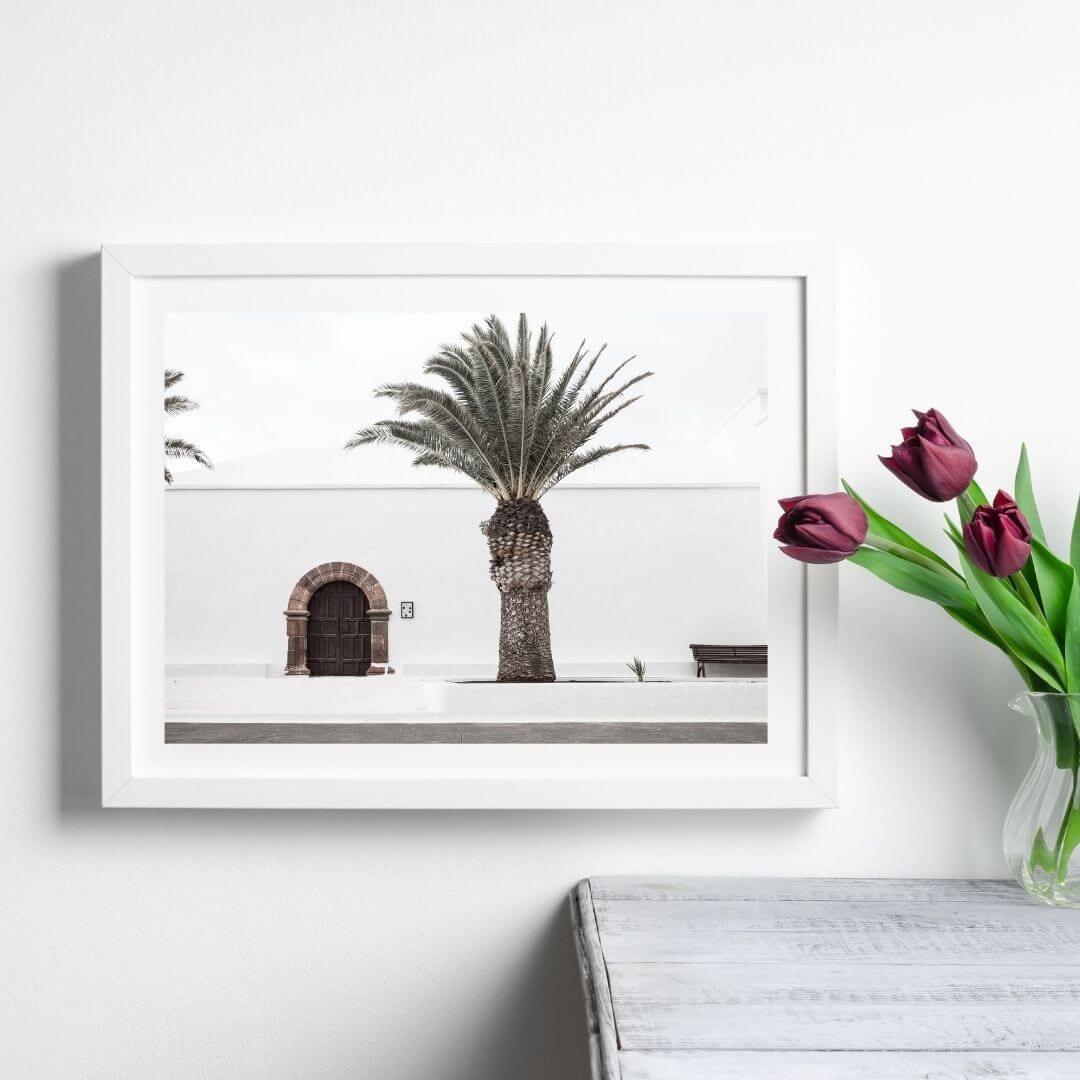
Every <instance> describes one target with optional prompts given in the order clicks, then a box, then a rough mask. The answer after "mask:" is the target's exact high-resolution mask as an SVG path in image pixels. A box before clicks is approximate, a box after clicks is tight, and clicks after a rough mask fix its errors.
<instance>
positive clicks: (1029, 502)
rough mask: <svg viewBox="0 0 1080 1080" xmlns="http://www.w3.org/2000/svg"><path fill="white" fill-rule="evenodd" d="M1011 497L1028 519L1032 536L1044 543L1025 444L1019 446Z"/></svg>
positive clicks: (1044, 537) (1044, 538)
mask: <svg viewBox="0 0 1080 1080" xmlns="http://www.w3.org/2000/svg"><path fill="white" fill-rule="evenodd" d="M1013 498H1014V499H1016V505H1017V506H1019V507H1020V509H1021V510H1023V512H1024V517H1026V518H1027V519H1028V524H1029V525H1030V526H1031V534H1032V536H1034V537H1035V538H1036V539H1037V540H1041V541H1042V543H1044V544H1045V543H1046V533H1045V532H1044V531H1043V523H1042V518H1040V517H1039V508H1038V506H1037V505H1036V504H1035V492H1034V491H1033V490H1032V487H1031V466H1030V465H1029V464H1028V452H1027V445H1026V444H1021V446H1020V463H1019V464H1018V465H1017V466H1016V491H1015V492H1014V493H1013Z"/></svg>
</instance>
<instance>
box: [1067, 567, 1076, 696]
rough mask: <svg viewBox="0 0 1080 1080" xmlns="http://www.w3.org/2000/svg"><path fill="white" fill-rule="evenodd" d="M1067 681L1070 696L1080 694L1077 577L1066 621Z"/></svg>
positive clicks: (1074, 580)
mask: <svg viewBox="0 0 1080 1080" xmlns="http://www.w3.org/2000/svg"><path fill="white" fill-rule="evenodd" d="M1065 680H1066V685H1067V687H1068V690H1069V693H1070V694H1080V579H1078V578H1077V577H1076V576H1075V575H1074V576H1073V585H1072V592H1071V593H1070V594H1069V607H1068V610H1067V612H1066V621H1065Z"/></svg>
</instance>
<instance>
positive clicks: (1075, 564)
mask: <svg viewBox="0 0 1080 1080" xmlns="http://www.w3.org/2000/svg"><path fill="white" fill-rule="evenodd" d="M915 418H916V423H915V426H914V427H907V428H903V429H902V435H903V438H902V440H901V442H900V444H899V445H897V446H894V447H893V448H892V454H891V455H890V456H889V457H882V458H881V459H880V460H881V462H882V464H883V465H884V466H885V467H886V468H887V469H888V470H889V471H890V472H891V473H892V474H893V475H894V476H896V477H897V479H899V480H900V481H902V482H903V483H904V484H906V485H907V486H908V487H909V488H911V490H912V491H914V492H916V493H917V494H918V495H920V496H922V497H923V498H924V499H929V500H930V501H932V502H938V503H945V502H948V501H950V500H953V499H955V500H956V514H957V516H956V518H953V517H951V516H949V515H948V514H947V515H946V516H945V531H946V535H947V536H948V537H949V540H950V541H951V542H952V544H953V546H954V547H955V548H956V551H957V553H958V556H959V559H958V563H959V569H957V568H956V567H955V566H954V565H953V564H951V563H950V562H948V561H947V560H946V559H943V558H942V557H941V556H940V555H939V554H938V553H937V552H935V551H933V550H932V549H931V548H929V547H927V546H926V545H925V544H922V543H920V542H919V541H918V540H916V539H915V538H914V537H912V536H910V535H909V534H908V533H906V532H905V531H904V530H903V529H901V528H900V527H899V526H897V525H895V524H893V522H891V521H889V520H888V519H886V518H885V517H883V516H882V515H881V514H879V513H877V511H875V510H874V509H873V508H872V507H871V506H870V505H869V504H868V503H867V502H866V501H865V500H864V499H862V498H861V497H860V496H859V495H858V493H857V492H856V491H855V490H854V489H853V488H852V487H851V486H850V485H849V484H848V483H847V482H846V481H845V482H844V489H845V490H844V491H841V492H835V493H833V494H829V495H806V496H803V497H801V498H791V499H781V500H780V506H781V508H782V509H783V514H782V516H781V518H780V521H779V523H778V525H777V528H776V532H775V533H774V534H773V535H774V536H775V538H776V539H777V540H779V541H780V543H781V549H780V550H781V551H783V552H784V553H785V554H786V555H789V556H790V557H791V558H793V559H798V560H799V561H801V562H804V563H835V562H840V561H842V560H847V561H848V562H852V563H855V564H856V565H857V566H861V567H862V568H863V569H864V570H869V571H870V573H872V574H874V575H875V576H877V577H879V578H880V579H881V580H882V581H885V582H886V583H888V584H889V585H892V586H894V587H895V588H897V589H901V590H902V591H904V592H907V593H912V594H914V595H915V596H920V597H923V598H924V599H926V600H930V601H932V602H933V603H935V604H937V605H938V606H939V607H940V608H941V609H942V610H943V611H944V612H945V613H946V614H947V615H948V616H949V617H950V618H952V619H954V620H955V621H956V622H958V623H960V625H961V626H964V627H966V628H967V629H968V630H970V631H971V632H972V633H974V634H977V635H978V636H979V637H981V638H983V639H984V640H986V641H988V642H989V643H990V644H991V645H993V646H994V647H995V648H997V649H1000V650H1001V651H1002V652H1003V653H1004V654H1005V655H1006V656H1007V657H1008V658H1009V660H1010V661H1011V662H1012V664H1013V666H1014V667H1015V668H1016V670H1017V672H1018V673H1019V675H1020V678H1021V679H1022V680H1023V682H1024V685H1025V686H1026V687H1027V689H1028V690H1029V691H1031V692H1032V693H1036V694H1040V695H1080V506H1078V508H1077V514H1076V518H1075V521H1074V525H1073V530H1072V540H1071V552H1070V556H1069V559H1068V560H1066V559H1062V558H1059V557H1058V556H1057V555H1055V554H1054V553H1053V552H1052V551H1051V550H1050V548H1049V547H1048V546H1047V544H1046V536H1045V534H1044V532H1043V527H1042V522H1041V520H1040V518H1039V511H1038V507H1037V506H1036V503H1035V495H1034V493H1033V491H1032V484H1031V471H1030V468H1029V465H1028V455H1027V449H1026V447H1022V448H1021V450H1020V462H1019V465H1018V467H1017V470H1016V479H1015V486H1014V487H1013V495H1009V494H1006V492H1004V491H998V493H997V494H996V495H995V496H994V498H993V500H992V501H991V500H990V499H988V498H987V497H986V495H985V494H984V493H983V490H982V488H980V487H979V485H978V483H977V482H976V480H975V474H976V472H977V470H978V463H977V462H976V460H975V455H974V453H973V451H972V449H971V446H970V445H969V444H968V443H967V442H966V441H965V440H964V439H962V438H961V437H960V436H959V435H958V434H957V433H956V431H955V430H954V429H953V428H952V426H951V425H950V424H949V422H948V421H947V420H946V419H945V417H944V416H942V415H941V413H940V412H938V411H937V410H936V409H930V410H929V411H928V412H925V413H923V412H916V413H915ZM1053 701H1054V703H1055V707H1054V708H1052V709H1050V710H1048V715H1049V716H1050V719H1051V722H1052V725H1053V729H1054V730H1053V744H1054V745H1053V748H1054V754H1055V758H1056V766H1057V768H1058V769H1059V770H1067V771H1070V772H1071V775H1072V780H1071V785H1072V787H1071V795H1070V798H1069V805H1068V807H1067V808H1066V812H1065V815H1064V818H1063V821H1062V823H1061V828H1060V830H1059V832H1058V835H1057V838H1056V842H1053V843H1048V842H1047V841H1046V839H1045V838H1044V836H1043V834H1042V831H1041V830H1040V831H1039V833H1038V834H1037V835H1036V836H1035V838H1034V848H1033V850H1032V853H1031V863H1032V864H1034V865H1038V866H1041V867H1043V868H1044V869H1046V870H1048V871H1056V872H1057V873H1058V874H1059V876H1060V877H1061V879H1062V880H1063V879H1064V875H1065V873H1066V870H1067V867H1068V860H1069V856H1070V854H1071V852H1072V850H1073V849H1074V848H1075V847H1076V846H1077V845H1078V844H1080V806H1078V805H1077V803H1078V800H1080V790H1078V786H1077V769H1078V764H1080V697H1069V696H1062V697H1060V698H1056V699H1053Z"/></svg>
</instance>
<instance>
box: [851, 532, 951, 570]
mask: <svg viewBox="0 0 1080 1080" xmlns="http://www.w3.org/2000/svg"><path fill="white" fill-rule="evenodd" d="M866 543H867V545H868V546H869V547H872V548H877V550H878V551H884V552H887V553H888V554H889V555H896V556H897V557H898V558H900V559H904V560H906V561H907V562H912V563H916V564H917V565H919V566H925V567H926V569H927V570H933V571H934V573H935V574H941V575H943V576H944V577H955V576H956V571H955V570H950V569H949V568H948V567H946V566H942V565H941V563H938V562H934V560H933V559H928V558H927V557H926V556H925V555H921V554H920V553H919V552H917V551H912V550H911V548H906V547H904V546H903V545H902V544H894V543H893V542H892V541H891V540H886V539H885V537H883V536H878V535H877V534H875V533H867V534H866Z"/></svg>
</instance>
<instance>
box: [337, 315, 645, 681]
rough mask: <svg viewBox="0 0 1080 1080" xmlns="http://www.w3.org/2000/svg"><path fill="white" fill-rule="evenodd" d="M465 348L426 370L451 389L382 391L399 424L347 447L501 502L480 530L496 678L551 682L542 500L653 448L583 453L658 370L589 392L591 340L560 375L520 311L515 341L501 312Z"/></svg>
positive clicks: (547, 543) (368, 431)
mask: <svg viewBox="0 0 1080 1080" xmlns="http://www.w3.org/2000/svg"><path fill="white" fill-rule="evenodd" d="M462 339H463V341H464V345H444V346H443V347H442V348H441V349H440V350H439V351H438V352H437V353H436V354H435V356H433V357H432V358H431V359H430V360H428V362H427V363H426V364H425V365H424V374H425V375H435V376H438V377H439V378H440V379H442V380H443V381H444V382H445V383H446V384H447V386H448V387H449V390H446V389H441V388H434V387H430V386H425V385H424V384H422V383H414V382H405V383H390V384H388V385H386V386H382V387H380V388H379V389H377V390H376V391H375V396H376V397H379V398H389V399H390V400H392V401H394V402H396V404H397V411H398V416H399V419H396V420H379V421H377V422H376V423H374V424H372V425H371V426H370V427H367V428H363V429H361V430H360V431H358V432H357V433H356V434H355V435H354V436H353V437H352V438H351V439H350V440H349V442H348V443H346V449H352V448H353V447H357V446H366V445H368V444H370V443H376V444H389V445H392V446H400V447H402V448H403V449H406V450H409V451H411V452H412V453H414V454H415V455H416V456H415V458H414V459H413V464H414V465H434V466H437V467H438V468H443V469H453V470H454V471H456V472H459V473H463V474H464V475H465V476H467V477H469V478H470V479H471V480H474V481H476V483H477V484H479V485H480V487H481V488H483V489H484V491H486V492H488V494H489V495H491V496H493V497H494V499H495V500H496V505H495V512H494V514H492V516H491V517H490V518H489V519H488V520H487V521H485V522H483V523H482V524H481V526H480V529H481V531H482V532H483V533H484V535H485V536H486V537H487V541H488V549H489V551H490V555H491V564H490V567H491V578H492V580H493V581H494V582H495V584H496V585H497V586H498V589H499V592H500V594H501V602H502V621H501V629H500V633H499V676H498V678H499V681H500V682H551V681H553V680H554V678H555V667H554V664H553V663H552V659H551V629H550V625H549V619H548V599H547V594H548V590H549V589H550V588H551V541H552V537H551V527H550V525H549V524H548V519H547V515H546V514H545V513H544V510H543V508H542V507H541V506H540V500H541V498H543V496H544V495H546V494H547V492H549V491H550V490H551V489H552V488H553V487H554V486H555V485H556V484H557V483H559V481H560V480H564V479H565V478H566V477H567V476H569V475H570V474H571V473H574V472H577V470H578V469H582V468H584V467H585V466H586V465H591V464H592V463H593V462H594V461H599V460H600V459H601V458H605V457H608V456H610V455H611V454H617V453H619V452H621V451H623V450H631V449H636V450H648V447H647V446H646V445H645V444H644V443H618V444H615V445H611V446H597V445H588V444H589V443H590V440H592V438H593V436H594V435H596V433H597V432H598V431H599V430H600V428H601V427H603V425H604V424H605V423H607V421H608V420H610V419H611V418H612V417H613V416H616V415H617V414H618V413H620V412H622V410H623V409H625V408H626V407H627V406H629V405H632V404H633V403H634V402H635V401H637V400H638V397H637V396H634V397H626V396H625V395H626V392H627V391H628V390H629V389H630V388H631V387H632V386H635V385H636V384H638V383H639V382H641V381H642V379H646V378H648V377H649V376H650V375H651V374H652V372H650V371H646V372H644V373H642V374H640V375H635V376H633V377H632V378H629V379H627V380H625V381H623V382H621V383H619V384H617V385H613V384H615V383H616V379H617V377H618V375H619V373H620V372H621V371H622V370H623V368H625V367H626V365H627V364H629V363H630V361H631V360H633V359H634V357H630V359H629V360H624V361H623V362H622V363H621V364H619V365H618V366H617V367H616V368H615V369H614V370H613V371H611V372H610V373H609V374H608V375H606V376H605V377H604V378H603V379H600V380H599V382H597V383H596V385H595V386H591V387H590V386H588V382H589V379H590V378H591V376H592V374H593V370H594V369H595V367H596V365H597V363H598V361H599V360H600V358H601V356H602V355H603V352H604V347H602V348H601V349H599V351H597V352H596V353H595V354H593V355H592V356H591V357H590V356H589V355H588V353H587V350H586V348H585V343H584V342H582V343H581V345H580V346H579V347H578V350H577V352H576V353H575V354H574V356H573V359H572V360H571V361H570V363H569V364H568V365H567V366H566V367H565V368H563V369H562V371H561V372H556V371H555V360H554V357H553V355H552V350H551V342H552V335H551V334H550V333H549V332H548V328H547V326H546V324H545V325H544V326H543V327H541V329H540V333H539V335H538V336H537V340H536V345H535V348H534V347H533V342H532V335H531V334H530V332H529V324H528V320H527V319H526V317H525V315H524V314H523V315H521V316H520V317H519V319H518V326H517V337H516V340H515V341H511V340H510V335H509V334H508V333H507V330H506V327H505V326H504V325H503V323H502V322H501V321H500V320H499V319H497V318H496V317H495V316H494V315H492V316H489V317H488V318H487V319H486V320H485V321H484V324H483V325H482V326H481V325H474V326H473V327H472V329H471V330H470V331H468V332H466V333H464V334H462ZM605 347H606V346H605ZM409 414H413V416H412V417H411V418H407V419H405V418H404V417H408V415H409Z"/></svg>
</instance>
